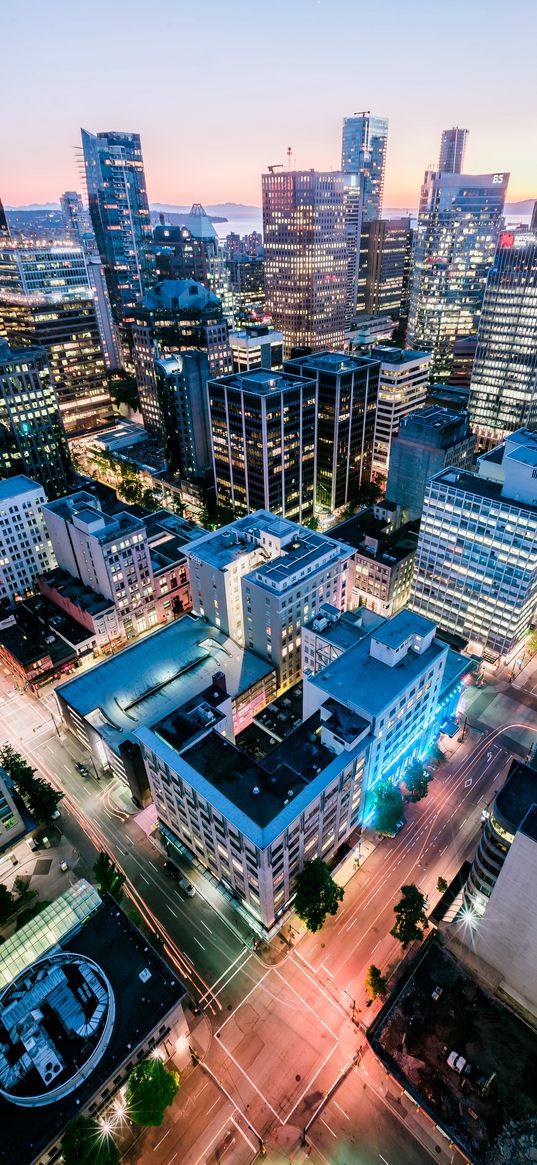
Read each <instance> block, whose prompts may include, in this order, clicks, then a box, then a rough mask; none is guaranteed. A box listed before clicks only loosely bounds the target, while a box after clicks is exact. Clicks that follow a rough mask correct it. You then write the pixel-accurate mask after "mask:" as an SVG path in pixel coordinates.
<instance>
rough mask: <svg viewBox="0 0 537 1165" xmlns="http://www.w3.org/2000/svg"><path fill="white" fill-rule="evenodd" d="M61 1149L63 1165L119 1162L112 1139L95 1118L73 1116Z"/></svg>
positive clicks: (116, 1164) (117, 1163) (116, 1163)
mask: <svg viewBox="0 0 537 1165" xmlns="http://www.w3.org/2000/svg"><path fill="white" fill-rule="evenodd" d="M61 1149H62V1156H63V1160H64V1165H119V1163H120V1160H121V1157H120V1154H119V1149H118V1147H117V1145H116V1142H115V1141H114V1138H113V1137H112V1136H111V1135H110V1134H109V1133H106V1132H104V1131H103V1127H102V1125H101V1124H99V1121H98V1120H95V1117H86V1116H75V1117H74V1119H73V1120H71V1121H69V1123H68V1124H67V1125H66V1126H65V1132H64V1134H63V1137H62V1144H61Z"/></svg>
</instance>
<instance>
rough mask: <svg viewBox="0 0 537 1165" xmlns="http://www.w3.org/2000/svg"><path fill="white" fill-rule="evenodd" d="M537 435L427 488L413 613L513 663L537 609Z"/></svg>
mask: <svg viewBox="0 0 537 1165" xmlns="http://www.w3.org/2000/svg"><path fill="white" fill-rule="evenodd" d="M535 473H537V435H536V434H535V433H533V432H530V431H529V430H527V429H519V430H518V431H517V432H516V433H513V434H511V435H510V436H509V437H508V438H507V439H506V440H505V442H503V443H502V444H501V445H499V446H498V447H497V448H496V449H493V450H491V451H490V453H487V454H485V455H484V456H483V457H481V458H479V460H478V471H477V473H469V472H468V470H464V469H451V468H447V469H445V470H443V472H442V473H438V474H436V475H435V477H433V478H431V480H430V481H429V483H428V485H427V489H426V494H425V502H424V508H423V518H422V521H421V526H420V535H419V541H418V550H417V554H416V566H415V571H414V580H413V584H412V594H411V599H410V605H411V607H412V609H413V610H414V611H417V612H419V613H420V614H422V615H425V616H426V617H427V618H432V619H434V620H435V621H436V622H437V623H438V625H439V626H440V627H441V628H442V629H443V631H446V632H448V633H449V634H451V635H456V636H458V637H460V638H461V639H463V640H466V641H467V642H468V643H469V644H470V645H471V650H472V651H473V652H474V653H476V652H477V653H480V654H485V655H487V656H488V657H490V658H491V660H497V659H498V658H499V657H502V658H506V659H507V658H509V657H510V655H512V653H513V652H514V651H515V650H516V648H517V644H518V643H520V641H521V639H522V637H523V636H524V635H525V634H526V632H527V630H528V628H529V627H530V624H531V623H532V622H533V619H534V613H535V606H536V603H537V491H536V488H535V478H534V474H535Z"/></svg>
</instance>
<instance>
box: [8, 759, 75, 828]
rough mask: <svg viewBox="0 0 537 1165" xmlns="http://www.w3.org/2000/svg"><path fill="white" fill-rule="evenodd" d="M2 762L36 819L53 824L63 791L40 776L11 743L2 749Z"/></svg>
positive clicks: (46, 823) (44, 823) (45, 823)
mask: <svg viewBox="0 0 537 1165" xmlns="http://www.w3.org/2000/svg"><path fill="white" fill-rule="evenodd" d="M0 764H1V765H2V767H3V768H4V769H5V770H6V773H7V774H8V776H9V777H10V778H11V780H12V781H13V785H14V787H15V789H16V791H17V793H18V794H19V796H20V797H22V799H23V801H24V804H25V805H26V807H27V809H28V811H29V812H30V813H31V814H32V816H33V817H35V819H36V821H39V822H42V823H43V825H51V824H52V818H53V815H54V813H55V812H56V809H57V808H58V805H59V802H60V801H61V799H62V797H63V793H59V792H57V790H56V789H53V788H52V785H49V783H48V781H44V780H43V778H42V777H38V776H37V774H36V772H35V769H33V768H32V767H31V766H30V765H29V764H28V762H27V761H25V759H24V757H23V756H21V755H20V753H18V752H15V750H14V749H13V748H12V747H11V745H10V744H5V745H4V747H3V748H2V749H1V750H0Z"/></svg>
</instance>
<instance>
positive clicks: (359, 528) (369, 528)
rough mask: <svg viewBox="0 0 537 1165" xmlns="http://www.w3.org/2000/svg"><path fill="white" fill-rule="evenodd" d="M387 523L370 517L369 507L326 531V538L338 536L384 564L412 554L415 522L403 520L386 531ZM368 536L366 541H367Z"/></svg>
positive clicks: (391, 563)
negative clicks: (395, 526)
mask: <svg viewBox="0 0 537 1165" xmlns="http://www.w3.org/2000/svg"><path fill="white" fill-rule="evenodd" d="M387 529H389V527H388V524H387V523H386V522H385V521H383V520H382V519H380V518H373V517H372V516H371V511H370V510H367V511H366V512H365V513H362V514H355V515H354V516H353V517H352V518H348V519H347V521H346V522H341V523H340V524H339V525H338V526H333V527H332V529H331V530H328V531H327V536H328V537H329V538H340V539H341V541H342V542H347V543H348V544H349V545H350V546H353V547H354V548H355V550H357V551H358V552H359V553H360V554H361V555H363V556H364V557H366V558H369V559H371V560H372V561H375V562H380V563H383V564H384V565H386V566H393V564H394V563H396V562H402V560H403V559H404V558H408V556H409V555H410V554H414V553H415V551H416V548H417V545H418V534H419V522H405V523H404V524H403V525H402V526H399V527H398V529H397V530H392V531H391V532H390V533H387V532H386V530H387ZM368 539H369V542H368V541H367V540H368Z"/></svg>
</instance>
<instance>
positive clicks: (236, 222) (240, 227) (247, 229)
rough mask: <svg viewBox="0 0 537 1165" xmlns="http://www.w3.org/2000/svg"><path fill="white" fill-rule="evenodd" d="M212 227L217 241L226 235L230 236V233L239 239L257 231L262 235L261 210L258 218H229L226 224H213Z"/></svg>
mask: <svg viewBox="0 0 537 1165" xmlns="http://www.w3.org/2000/svg"><path fill="white" fill-rule="evenodd" d="M213 225H214V229H215V231H216V233H217V235H218V238H219V239H225V238H226V235H230V234H231V233H232V232H233V233H234V234H236V235H240V237H241V239H242V237H243V235H250V234H251V233H252V231H259V233H260V234H262V233H263V216H262V214H261V208H260V209H259V216H258V217H255V218H230V219H228V221H227V222H215V223H214V224H213Z"/></svg>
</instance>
